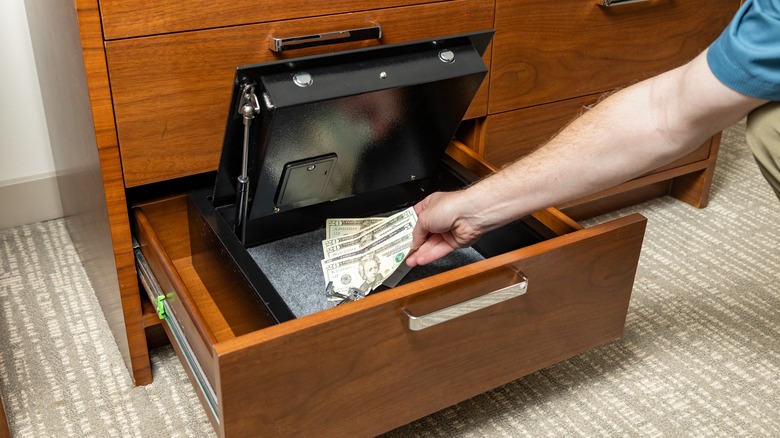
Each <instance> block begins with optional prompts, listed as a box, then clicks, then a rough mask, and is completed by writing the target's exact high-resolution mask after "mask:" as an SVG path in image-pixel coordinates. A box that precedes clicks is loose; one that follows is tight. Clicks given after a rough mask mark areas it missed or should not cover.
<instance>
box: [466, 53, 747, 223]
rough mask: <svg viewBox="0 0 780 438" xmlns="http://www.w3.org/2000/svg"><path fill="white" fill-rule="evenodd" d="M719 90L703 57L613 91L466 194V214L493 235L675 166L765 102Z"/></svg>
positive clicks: (718, 84) (723, 89) (467, 190)
mask: <svg viewBox="0 0 780 438" xmlns="http://www.w3.org/2000/svg"><path fill="white" fill-rule="evenodd" d="M707 74H709V75H710V77H708V76H707ZM702 76H704V77H702ZM712 81H715V82H714V83H713V82H712ZM719 87H723V86H722V85H721V84H720V83H719V82H717V79H715V78H714V77H711V73H710V72H709V69H708V67H707V66H706V61H705V60H704V59H703V56H702V57H700V58H697V60H695V61H693V62H692V63H691V64H689V65H687V66H685V67H682V68H680V69H677V70H673V71H671V72H668V73H665V74H664V75H661V76H658V77H656V78H653V79H650V80H647V81H644V82H641V83H639V84H636V85H634V86H632V87H629V88H626V89H624V90H622V91H620V92H618V93H615V94H613V95H612V96H610V97H609V98H607V99H605V100H604V101H603V102H601V103H600V104H599V105H597V106H596V107H595V108H594V109H592V110H590V111H589V112H587V113H586V114H584V115H583V116H581V117H580V118H578V119H577V120H575V121H574V122H572V123H571V124H570V125H569V126H568V127H566V128H565V129H564V130H563V131H562V132H561V133H560V134H559V135H557V136H556V137H555V138H554V139H552V140H551V141H550V142H549V143H548V144H546V145H545V146H543V147H541V148H540V149H538V150H536V151H535V152H533V153H532V154H529V155H528V156H526V157H524V158H523V159H521V160H519V161H517V162H515V163H513V164H512V165H510V166H508V167H506V168H505V169H503V170H502V171H501V172H498V173H497V174H495V175H493V176H491V177H489V178H486V179H485V180H483V181H481V182H480V183H479V184H476V185H474V186H472V187H470V188H468V189H466V190H465V191H464V192H463V194H462V196H461V197H460V202H461V205H462V206H463V211H467V212H469V213H466V216H469V217H470V219H469V220H471V221H472V222H473V223H475V224H477V227H478V228H480V229H485V230H487V229H492V228H494V227H495V226H498V225H500V224H502V223H506V222H508V221H511V220H513V219H517V218H519V217H522V216H525V215H527V214H530V213H532V212H534V211H537V210H541V209H543V208H547V207H550V206H554V205H560V204H562V203H564V202H566V201H569V200H572V199H576V198H579V197H582V196H585V195H588V194H591V193H594V192H596V191H599V190H602V189H605V188H608V187H611V186H614V185H616V184H618V183H621V182H623V181H626V180H628V179H630V178H633V177H635V176H638V175H641V174H643V173H646V172H648V171H650V170H652V169H654V168H657V167H659V166H661V165H663V164H665V163H667V162H669V161H672V160H674V159H676V158H678V157H680V156H682V155H684V154H686V153H687V152H690V151H691V150H693V149H695V148H696V147H697V146H699V145H700V144H701V143H702V142H703V141H704V140H705V139H706V138H708V137H709V136H711V135H712V134H714V133H715V132H718V131H719V130H721V129H723V128H725V127H726V126H729V125H730V124H731V123H734V122H735V121H737V120H739V119H740V118H741V117H742V116H744V115H745V114H746V113H747V112H748V111H749V110H750V109H752V108H753V107H755V106H758V105H760V104H761V103H762V102H761V101H759V100H756V99H751V98H747V97H746V96H742V95H738V94H737V93H735V92H733V91H731V90H728V89H725V87H723V88H722V89H721V88H719Z"/></svg>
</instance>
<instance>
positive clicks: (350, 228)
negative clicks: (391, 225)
mask: <svg viewBox="0 0 780 438" xmlns="http://www.w3.org/2000/svg"><path fill="white" fill-rule="evenodd" d="M385 219H386V218H383V217H365V218H357V219H356V218H343V219H328V220H326V221H325V240H328V239H333V238H334V237H342V236H348V235H350V234H355V233H357V232H359V231H361V230H364V229H366V228H368V227H370V226H371V225H374V224H376V223H378V222H382V221H383V220H385Z"/></svg>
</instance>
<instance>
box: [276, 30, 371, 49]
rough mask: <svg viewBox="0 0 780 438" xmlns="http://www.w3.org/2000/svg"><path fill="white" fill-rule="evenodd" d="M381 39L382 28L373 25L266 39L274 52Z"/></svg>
mask: <svg viewBox="0 0 780 438" xmlns="http://www.w3.org/2000/svg"><path fill="white" fill-rule="evenodd" d="M379 38H382V26H380V25H378V24H377V25H374V26H371V27H362V28H360V29H350V30H339V31H336V32H326V33H315V34H311V35H303V36H295V37H289V38H276V37H274V36H269V37H268V48H269V49H271V50H272V51H274V52H283V51H285V50H292V49H303V48H306V47H315V46H324V45H327V44H339V43H347V42H351V41H363V40H373V39H379Z"/></svg>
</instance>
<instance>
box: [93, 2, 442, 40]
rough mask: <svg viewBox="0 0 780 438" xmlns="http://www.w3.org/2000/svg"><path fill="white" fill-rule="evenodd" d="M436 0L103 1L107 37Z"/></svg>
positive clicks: (160, 32)
mask: <svg viewBox="0 0 780 438" xmlns="http://www.w3.org/2000/svg"><path fill="white" fill-rule="evenodd" d="M433 2H435V0H379V1H374V2H371V3H370V4H368V3H366V2H360V1H356V0H336V1H327V2H304V3H300V2H297V3H290V2H288V1H283V0H264V1H263V2H258V1H256V0H216V1H215V0H190V1H188V2H187V6H186V7H182V4H181V2H180V1H176V0H100V12H101V16H102V21H103V32H104V34H105V38H106V39H117V38H128V37H135V36H145V35H156V34H164V33H172V32H181V31H188V30H198V29H209V28H215V27H225V26H235V25H239V24H250V23H265V22H271V21H279V20H289V19H293V18H304V17H316V16H322V15H331V14H340V13H345V12H359V11H365V10H368V9H380V8H390V7H396V6H408V5H415V4H422V3H433Z"/></svg>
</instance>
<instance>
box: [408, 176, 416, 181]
mask: <svg viewBox="0 0 780 438" xmlns="http://www.w3.org/2000/svg"><path fill="white" fill-rule="evenodd" d="M409 179H410V180H412V181H414V180H416V179H417V175H410V176H409Z"/></svg>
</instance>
